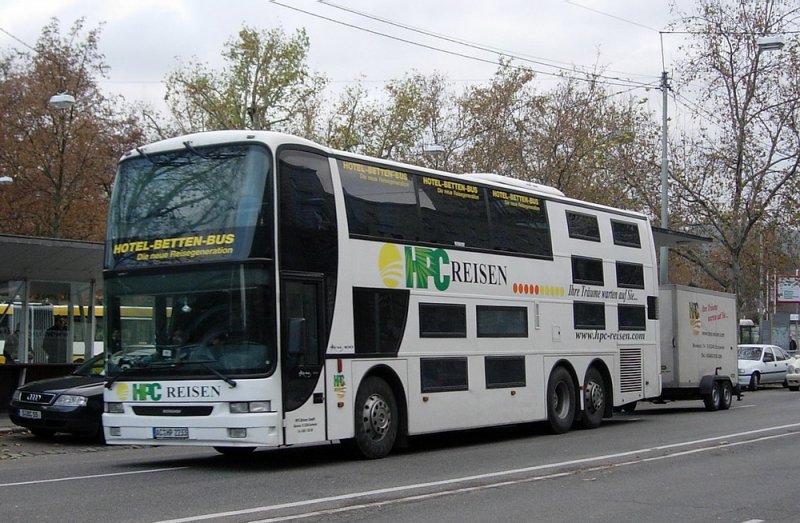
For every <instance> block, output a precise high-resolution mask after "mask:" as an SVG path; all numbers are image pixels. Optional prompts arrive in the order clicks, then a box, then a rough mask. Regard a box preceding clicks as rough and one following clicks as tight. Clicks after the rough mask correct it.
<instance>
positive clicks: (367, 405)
mask: <svg viewBox="0 0 800 523" xmlns="http://www.w3.org/2000/svg"><path fill="white" fill-rule="evenodd" d="M399 421H400V419H399V416H398V411H397V403H396V402H395V399H394V393H392V389H391V387H389V385H388V384H387V383H386V382H385V381H384V380H382V379H381V378H378V377H376V376H370V377H368V378H366V379H365V380H364V381H363V383H361V386H360V387H359V388H358V394H357V395H356V404H355V438H354V439H353V441H352V448H353V450H354V451H355V453H356V454H357V455H358V456H360V457H363V458H366V459H377V458H382V457H384V456H386V455H387V454H389V452H391V451H392V448H393V447H394V444H395V441H396V440H397V429H398V427H399Z"/></svg>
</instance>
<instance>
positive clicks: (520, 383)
mask: <svg viewBox="0 0 800 523" xmlns="http://www.w3.org/2000/svg"><path fill="white" fill-rule="evenodd" d="M484 366H485V370H486V388H487V389H502V388H508V387H524V386H525V357H524V356H487V357H486V358H485V359H484Z"/></svg>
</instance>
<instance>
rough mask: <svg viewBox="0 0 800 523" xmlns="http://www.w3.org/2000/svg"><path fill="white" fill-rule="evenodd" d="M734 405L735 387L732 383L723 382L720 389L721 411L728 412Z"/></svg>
mask: <svg viewBox="0 0 800 523" xmlns="http://www.w3.org/2000/svg"><path fill="white" fill-rule="evenodd" d="M732 404H733V385H731V382H730V381H723V382H722V385H721V387H720V402H719V408H720V410H728V409H729V408H731V405H732Z"/></svg>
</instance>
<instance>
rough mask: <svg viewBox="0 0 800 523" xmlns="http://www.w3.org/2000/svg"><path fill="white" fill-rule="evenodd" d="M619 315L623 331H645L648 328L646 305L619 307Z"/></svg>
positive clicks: (620, 327)
mask: <svg viewBox="0 0 800 523" xmlns="http://www.w3.org/2000/svg"><path fill="white" fill-rule="evenodd" d="M617 315H618V319H619V330H621V331H643V330H646V328H647V325H646V324H645V316H646V314H645V307H644V305H618V306H617Z"/></svg>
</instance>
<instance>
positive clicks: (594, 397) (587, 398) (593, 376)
mask: <svg viewBox="0 0 800 523" xmlns="http://www.w3.org/2000/svg"><path fill="white" fill-rule="evenodd" d="M605 411H606V387H605V381H604V380H603V376H602V375H601V374H600V371H598V370H597V369H596V368H595V367H591V368H590V369H589V370H588V371H586V379H585V380H584V385H583V413H582V415H581V421H580V426H581V428H583V429H596V428H597V427H599V426H600V424H601V423H602V422H603V414H605Z"/></svg>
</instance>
